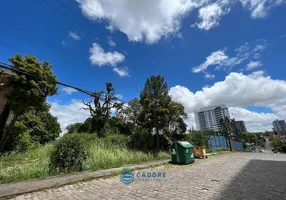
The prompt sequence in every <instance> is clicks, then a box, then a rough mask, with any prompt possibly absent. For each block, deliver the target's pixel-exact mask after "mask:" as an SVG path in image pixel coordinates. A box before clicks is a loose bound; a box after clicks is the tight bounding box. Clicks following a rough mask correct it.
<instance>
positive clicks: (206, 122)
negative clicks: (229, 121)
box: [194, 104, 229, 131]
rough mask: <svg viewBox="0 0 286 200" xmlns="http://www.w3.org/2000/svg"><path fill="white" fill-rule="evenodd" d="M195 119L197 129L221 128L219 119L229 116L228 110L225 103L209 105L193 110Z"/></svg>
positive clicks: (216, 129)
mask: <svg viewBox="0 0 286 200" xmlns="http://www.w3.org/2000/svg"><path fill="white" fill-rule="evenodd" d="M194 114H195V121H196V126H197V129H198V130H215V131H219V130H220V129H221V125H220V120H221V119H224V118H225V117H228V118H229V112H228V108H227V107H226V105H224V104H221V105H217V106H209V107H204V108H200V109H199V110H195V112H194Z"/></svg>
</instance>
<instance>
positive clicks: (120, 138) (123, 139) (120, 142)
mask: <svg viewBox="0 0 286 200" xmlns="http://www.w3.org/2000/svg"><path fill="white" fill-rule="evenodd" d="M102 141H103V143H104V144H105V145H107V146H120V147H125V146H126V145H127V141H128V137H127V136H125V135H120V134H111V135H108V136H107V137H105V138H103V139H102Z"/></svg>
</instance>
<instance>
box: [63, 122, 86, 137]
mask: <svg viewBox="0 0 286 200" xmlns="http://www.w3.org/2000/svg"><path fill="white" fill-rule="evenodd" d="M82 125H83V123H79V122H78V123H74V124H69V125H68V126H67V127H66V130H67V133H68V134H69V133H80V132H79V130H80V127H81V126H82Z"/></svg>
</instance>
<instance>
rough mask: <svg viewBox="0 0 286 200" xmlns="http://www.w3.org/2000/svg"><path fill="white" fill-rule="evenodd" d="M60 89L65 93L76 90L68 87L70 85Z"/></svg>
mask: <svg viewBox="0 0 286 200" xmlns="http://www.w3.org/2000/svg"><path fill="white" fill-rule="evenodd" d="M62 91H64V92H65V93H67V94H72V93H75V92H78V91H77V90H76V89H73V88H70V87H63V88H62Z"/></svg>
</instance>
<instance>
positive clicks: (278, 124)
mask: <svg viewBox="0 0 286 200" xmlns="http://www.w3.org/2000/svg"><path fill="white" fill-rule="evenodd" d="M272 124H273V130H274V131H279V132H286V123H285V120H278V119H277V120H275V121H273V122H272Z"/></svg>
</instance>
